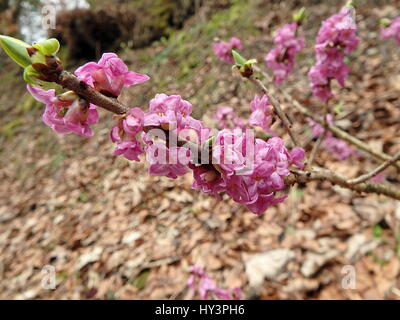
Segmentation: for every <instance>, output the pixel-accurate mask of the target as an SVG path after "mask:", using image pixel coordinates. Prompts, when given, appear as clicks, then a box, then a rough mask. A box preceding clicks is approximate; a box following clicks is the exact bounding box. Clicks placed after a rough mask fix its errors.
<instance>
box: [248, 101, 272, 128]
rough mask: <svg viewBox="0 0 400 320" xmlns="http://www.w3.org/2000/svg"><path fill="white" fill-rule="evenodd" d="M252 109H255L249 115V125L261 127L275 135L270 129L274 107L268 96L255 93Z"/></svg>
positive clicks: (251, 104)
mask: <svg viewBox="0 0 400 320" xmlns="http://www.w3.org/2000/svg"><path fill="white" fill-rule="evenodd" d="M250 109H251V110H252V111H253V112H252V113H251V115H250V117H249V125H251V126H253V127H261V128H263V129H264V130H265V131H267V132H268V133H270V134H272V135H275V133H274V132H272V130H271V129H270V127H271V123H272V108H271V103H270V102H269V99H268V96H266V95H263V96H262V97H261V98H260V97H259V96H258V95H255V97H254V99H253V101H251V103H250Z"/></svg>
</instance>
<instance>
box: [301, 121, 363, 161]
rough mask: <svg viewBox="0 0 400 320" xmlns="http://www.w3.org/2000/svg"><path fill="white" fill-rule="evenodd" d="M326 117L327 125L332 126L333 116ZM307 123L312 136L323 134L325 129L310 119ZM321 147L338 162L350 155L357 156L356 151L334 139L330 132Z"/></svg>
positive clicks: (343, 142)
mask: <svg viewBox="0 0 400 320" xmlns="http://www.w3.org/2000/svg"><path fill="white" fill-rule="evenodd" d="M326 117H327V118H326V119H327V121H328V123H329V124H331V125H332V124H333V116H332V115H331V114H328V115H327V116H326ZM308 123H309V125H310V126H311V129H312V135H313V136H314V137H315V138H317V137H319V136H321V135H322V134H323V133H324V131H325V129H324V128H323V127H322V126H321V125H320V124H319V123H317V122H315V121H314V120H312V119H308ZM321 145H322V146H323V148H324V149H325V150H326V151H327V152H329V153H330V154H332V155H333V156H334V157H335V158H336V159H338V160H340V161H345V160H347V159H348V158H350V157H351V156H352V155H354V156H358V153H357V151H355V150H354V149H352V148H351V147H350V146H349V145H348V144H347V143H346V142H345V141H343V140H341V139H337V138H335V137H334V136H333V134H332V132H330V131H328V132H327V133H326V135H325V138H324V140H323V141H322V144H321Z"/></svg>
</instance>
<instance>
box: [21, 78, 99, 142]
mask: <svg viewBox="0 0 400 320" xmlns="http://www.w3.org/2000/svg"><path fill="white" fill-rule="evenodd" d="M27 89H28V91H29V93H30V94H31V95H32V96H33V97H34V98H35V99H36V100H38V101H40V102H42V103H44V104H45V105H46V107H45V110H44V112H43V116H42V119H43V122H44V123H45V124H46V125H48V126H49V127H50V128H52V129H53V130H54V131H56V132H58V133H70V132H74V133H76V134H79V135H80V136H82V137H86V138H88V137H91V136H93V130H92V129H91V128H90V126H89V125H90V124H95V123H97V122H98V120H99V115H98V113H97V110H96V106H95V105H93V104H91V103H88V102H86V101H85V100H82V99H79V98H78V97H77V96H76V95H74V94H70V95H69V96H66V95H61V96H58V97H57V96H56V95H55V90H54V89H50V90H47V91H46V90H43V89H41V88H38V87H34V86H31V85H27ZM70 97H71V98H70Z"/></svg>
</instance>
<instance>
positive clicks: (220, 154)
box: [212, 129, 246, 175]
mask: <svg viewBox="0 0 400 320" xmlns="http://www.w3.org/2000/svg"><path fill="white" fill-rule="evenodd" d="M245 143H246V141H245V140H244V135H243V133H242V131H241V130H228V129H224V130H221V131H219V132H218V134H217V136H216V137H215V142H214V146H213V152H212V156H213V159H214V163H216V164H218V165H219V166H220V167H221V168H222V169H223V170H224V171H225V172H226V174H227V175H232V174H234V173H235V172H237V171H240V170H242V169H244V168H245V166H246V163H245V162H246V158H245V155H244V154H243V150H244V147H245V146H244V145H245Z"/></svg>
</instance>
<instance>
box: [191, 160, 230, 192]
mask: <svg viewBox="0 0 400 320" xmlns="http://www.w3.org/2000/svg"><path fill="white" fill-rule="evenodd" d="M190 168H191V169H192V170H193V184H192V188H193V189H195V190H201V191H203V192H204V193H206V194H210V195H213V196H215V197H217V198H218V199H222V198H221V196H220V195H219V193H221V192H224V191H225V190H226V183H225V181H224V179H222V176H221V174H220V173H219V172H218V171H217V170H216V169H215V168H214V167H213V166H212V165H200V166H195V165H191V166H190Z"/></svg>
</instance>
